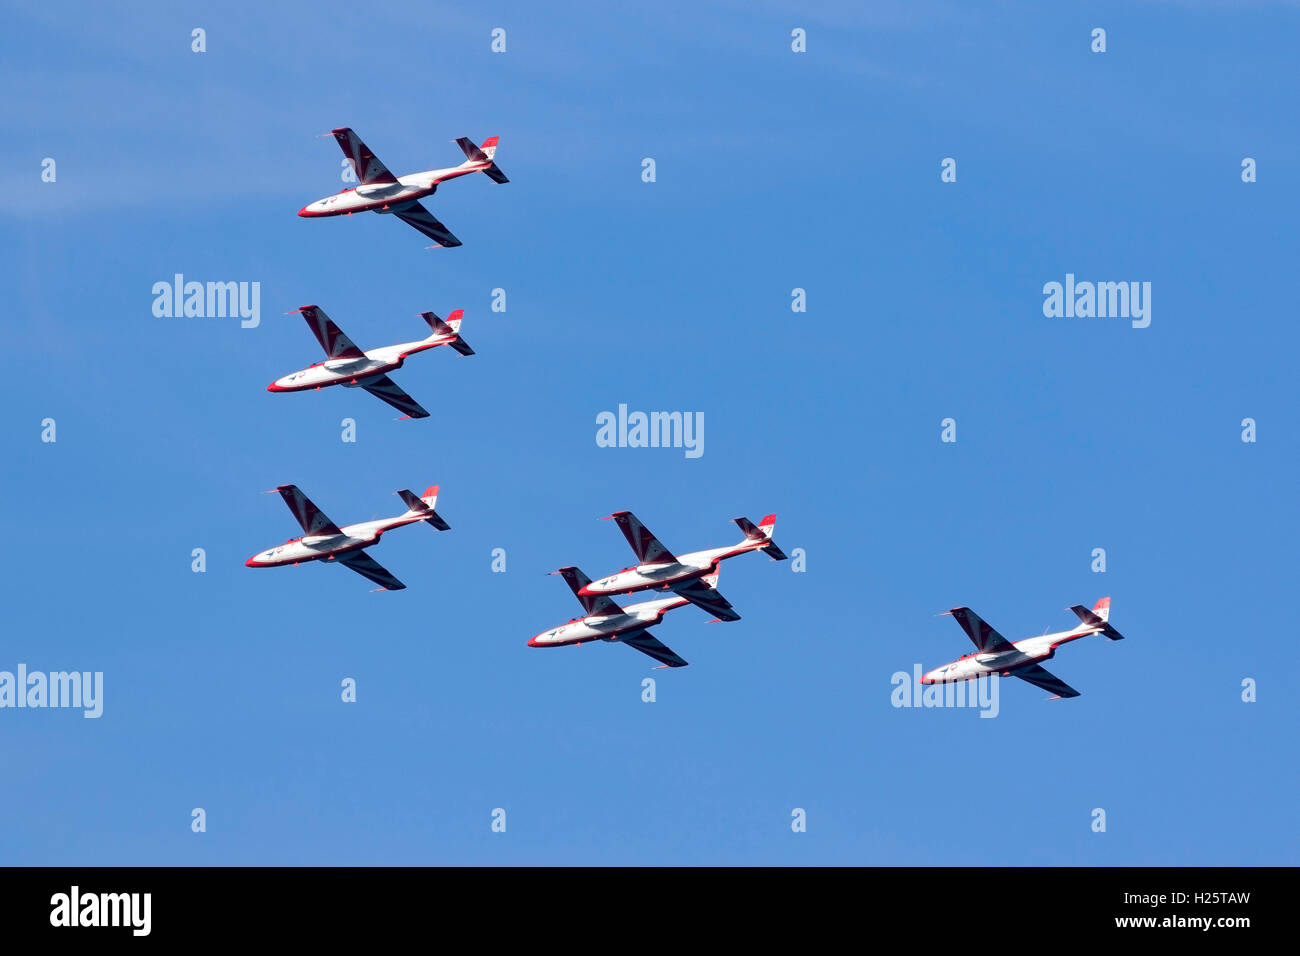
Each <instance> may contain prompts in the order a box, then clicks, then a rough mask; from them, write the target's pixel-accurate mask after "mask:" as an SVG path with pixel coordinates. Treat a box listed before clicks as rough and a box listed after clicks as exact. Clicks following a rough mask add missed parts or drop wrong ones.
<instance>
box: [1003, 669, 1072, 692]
mask: <svg viewBox="0 0 1300 956" xmlns="http://www.w3.org/2000/svg"><path fill="white" fill-rule="evenodd" d="M1011 676H1012V677H1019V678H1020V679H1021V680H1025V681H1029V683H1031V684H1033V685H1034V686H1035V687H1041V688H1042V689H1043V690H1046V691H1051V692H1052V693H1053V694H1055V695H1056V696H1057V697H1078V696H1079V692H1078V691H1077V690H1075V689H1074V688H1073V687H1071V686H1070V685H1069V684H1067V683H1066V682H1065V681H1063V680H1061V678H1059V677H1057V676H1056V675H1055V674H1053V673H1052V672H1051V671H1049V670H1047V669H1046V668H1044V667H1039V666H1038V665H1037V664H1033V665H1031V666H1029V667H1021V668H1019V669H1018V670H1014V671H1012V672H1011ZM1052 699H1053V700H1055V699H1056V698H1052Z"/></svg>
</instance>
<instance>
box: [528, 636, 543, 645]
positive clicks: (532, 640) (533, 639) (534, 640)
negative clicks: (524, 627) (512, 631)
mask: <svg viewBox="0 0 1300 956" xmlns="http://www.w3.org/2000/svg"><path fill="white" fill-rule="evenodd" d="M541 636H542V635H540V634H538V635H536V636H534V637H530V638H529V639H528V646H529V647H541V646H542V645H541V644H539V643H538V641H537V638H539V637H541Z"/></svg>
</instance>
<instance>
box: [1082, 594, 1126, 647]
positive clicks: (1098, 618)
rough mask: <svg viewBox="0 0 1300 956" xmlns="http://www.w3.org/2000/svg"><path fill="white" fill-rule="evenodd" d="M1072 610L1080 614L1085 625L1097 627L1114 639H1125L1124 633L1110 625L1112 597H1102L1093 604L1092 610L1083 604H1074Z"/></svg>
mask: <svg viewBox="0 0 1300 956" xmlns="http://www.w3.org/2000/svg"><path fill="white" fill-rule="evenodd" d="M1070 610H1071V611H1073V612H1074V613H1075V614H1076V615H1077V616H1078V618H1079V620H1080V621H1082V622H1083V624H1084V626H1085V627H1095V628H1097V629H1098V630H1099V631H1100V632H1101V633H1102V634H1104V635H1105V636H1106V637H1107V638H1109V639H1110V640H1112V641H1122V640H1124V635H1123V634H1121V633H1120V632H1119V631H1117V630H1115V628H1113V627H1111V626H1110V598H1108V597H1104V598H1102V599H1101V600H1100V601H1098V602H1097V603H1096V604H1094V605H1093V607H1092V610H1091V611H1089V610H1088V609H1087V608H1086V607H1084V606H1083V605H1082V604H1075V605H1072V606H1071V607H1070Z"/></svg>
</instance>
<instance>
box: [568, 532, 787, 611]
mask: <svg viewBox="0 0 1300 956" xmlns="http://www.w3.org/2000/svg"><path fill="white" fill-rule="evenodd" d="M609 517H610V518H612V519H614V521H616V522H618V526H619V528H620V529H622V531H623V537H625V538H627V543H628V544H630V545H631V546H632V550H633V552H635V553H636V557H637V561H638V562H639V563H638V564H637V565H636V566H635V567H631V568H624V569H623V570H622V571H618V572H616V573H614V574H611V575H609V576H608V577H603V578H601V579H600V580H599V581H594V582H592V581H588V582H587V583H586V584H584V585H583V586H582V591H581V594H580V595H579V596H580V597H598V596H601V595H609V594H631V593H633V592H635V591H645V590H648V589H649V588H666V589H669V590H672V591H675V592H676V593H677V594H679V595H680V596H681V597H684V598H686V600H688V601H690V602H691V603H692V604H698V605H699V606H700V607H702V608H704V610H706V611H708V612H709V613H710V614H714V615H716V616H717V617H718V618H719V619H721V620H723V621H738V620H740V615H739V614H737V613H736V611H735V609H734V608H732V606H731V603H730V602H729V601H728V600H727V599H726V598H724V597H723V596H722V595H721V594H719V593H718V592H717V591H716V590H714V589H712V588H710V589H708V591H707V592H703V593H702V592H701V591H700V589H698V588H696V587H694V586H693V585H694V584H695V583H696V582H697V581H699V580H700V579H701V578H704V577H705V576H706V575H709V574H716V573H717V570H718V562H719V561H723V560H725V559H726V558H730V557H734V556H735V555H738V554H745V553H746V552H748V551H759V550H761V551H765V552H766V553H767V554H769V555H771V556H772V557H773V558H775V559H776V560H777V561H784V560H785V559H786V556H785V553H784V552H782V551H781V549H780V548H778V547H777V546H776V543H775V542H774V541H773V540H772V530H773V529H774V528H775V527H776V515H768V516H767V517H766V518H764V519H763V520H762V521H761V522H759V525H758V527H757V528H756V527H754V525H753V523H752V522H751V521H750V520H749V519H748V518H733V519H732V520H733V521H735V522H736V524H737V525H739V527H740V530H741V531H743V532H744V534H745V540H743V541H741V542H740V543H739V544H733V545H731V546H730V547H725V548H710V549H708V550H707V551H693V552H691V553H690V554H683V555H681V556H674V555H673V553H672V552H671V551H669V550H668V549H667V548H665V547H664V546H663V545H662V544H661V543H660V542H659V539H658V538H656V537H655V536H654V535H652V534H651V533H650V530H649V529H648V528H647V527H646V526H645V525H643V524H642V523H641V522H640V521H639V520H637V516H636V515H634V514H632V512H630V511H618V512H615V513H614V514H612V515H610V516H609ZM607 520H608V519H607Z"/></svg>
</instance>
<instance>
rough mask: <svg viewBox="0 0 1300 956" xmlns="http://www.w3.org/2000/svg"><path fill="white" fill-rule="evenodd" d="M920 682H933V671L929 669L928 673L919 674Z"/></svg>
mask: <svg viewBox="0 0 1300 956" xmlns="http://www.w3.org/2000/svg"><path fill="white" fill-rule="evenodd" d="M921 683H922V684H933V683H934V671H930V673H928V674H922V675H921Z"/></svg>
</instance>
